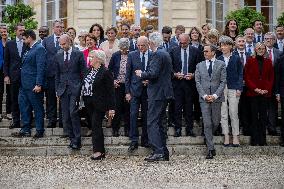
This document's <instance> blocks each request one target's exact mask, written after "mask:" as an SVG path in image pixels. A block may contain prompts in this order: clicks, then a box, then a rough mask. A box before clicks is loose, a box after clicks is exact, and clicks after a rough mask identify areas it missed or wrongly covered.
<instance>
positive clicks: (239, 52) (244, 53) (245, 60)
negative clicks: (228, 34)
mask: <svg viewBox="0 0 284 189" xmlns="http://www.w3.org/2000/svg"><path fill="white" fill-rule="evenodd" d="M237 51H238V54H239V56H240V58H241V57H242V54H241V52H242V53H243V56H244V63H243V64H244V65H246V63H247V56H246V52H245V51H244V50H243V51H241V50H239V49H237Z"/></svg>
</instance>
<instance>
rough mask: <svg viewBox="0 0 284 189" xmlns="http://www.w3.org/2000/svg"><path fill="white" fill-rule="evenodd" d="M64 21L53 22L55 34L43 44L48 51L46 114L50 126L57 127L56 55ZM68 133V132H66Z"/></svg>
mask: <svg viewBox="0 0 284 189" xmlns="http://www.w3.org/2000/svg"><path fill="white" fill-rule="evenodd" d="M62 31H63V30H62V22H61V21H59V20H56V21H54V22H53V32H54V33H53V35H51V36H49V37H47V38H45V39H44V40H43V41H42V45H43V46H44V47H45V49H46V52H47V68H46V75H47V90H46V114H47V119H48V125H47V127H48V128H54V127H56V121H57V98H56V93H55V72H56V65H55V61H54V58H55V55H56V53H57V51H58V50H59V49H60V45H59V38H60V36H61V34H62ZM65 134H66V133H65Z"/></svg>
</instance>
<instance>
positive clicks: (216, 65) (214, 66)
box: [211, 60, 219, 78]
mask: <svg viewBox="0 0 284 189" xmlns="http://www.w3.org/2000/svg"><path fill="white" fill-rule="evenodd" d="M218 66H219V65H218V62H217V60H215V61H214V64H213V70H212V75H211V78H213V76H214V75H215V72H216V70H217V68H218Z"/></svg>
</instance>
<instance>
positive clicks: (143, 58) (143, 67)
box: [142, 53, 146, 71]
mask: <svg viewBox="0 0 284 189" xmlns="http://www.w3.org/2000/svg"><path fill="white" fill-rule="evenodd" d="M145 66H146V62H145V53H143V55H142V71H145V70H146V68H145Z"/></svg>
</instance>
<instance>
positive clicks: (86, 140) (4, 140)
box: [0, 136, 280, 147]
mask: <svg viewBox="0 0 284 189" xmlns="http://www.w3.org/2000/svg"><path fill="white" fill-rule="evenodd" d="M69 143H70V140H69V139H68V138H61V137H55V136H53V137H44V138H40V139H34V138H32V137H23V138H16V137H0V146H1V147H4V146H10V147H15V146H23V147H29V146H30V147H32V146H68V145H69ZM214 143H215V144H220V145H221V144H223V137H222V136H216V137H214ZM249 143H250V137H248V136H240V144H241V145H249ZM279 143H280V137H272V136H269V137H268V138H267V144H268V145H278V144H279ZM105 144H106V145H116V146H117V145H125V146H128V145H129V144H130V140H129V138H128V137H105ZM167 144H168V145H201V144H204V137H202V136H197V137H173V136H169V137H168V139H167ZM82 145H83V146H85V145H92V138H91V137H82Z"/></svg>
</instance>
